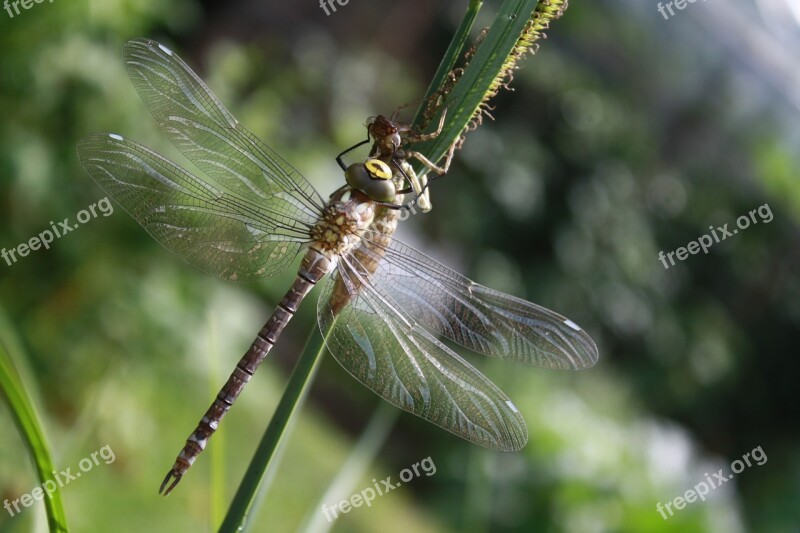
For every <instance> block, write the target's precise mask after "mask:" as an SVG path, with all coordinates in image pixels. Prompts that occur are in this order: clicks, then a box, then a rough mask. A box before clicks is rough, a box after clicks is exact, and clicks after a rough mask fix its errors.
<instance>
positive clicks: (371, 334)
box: [318, 256, 528, 451]
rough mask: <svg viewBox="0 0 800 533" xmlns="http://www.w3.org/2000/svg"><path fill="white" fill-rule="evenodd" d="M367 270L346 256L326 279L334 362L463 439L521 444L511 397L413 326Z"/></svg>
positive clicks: (324, 305)
mask: <svg viewBox="0 0 800 533" xmlns="http://www.w3.org/2000/svg"><path fill="white" fill-rule="evenodd" d="M365 275H366V272H365V270H364V268H363V266H362V265H360V264H359V263H358V260H357V259H354V258H353V257H352V256H347V257H343V258H340V261H339V268H338V270H337V272H336V273H334V274H333V275H332V276H331V277H330V278H328V279H327V280H325V281H324V282H323V283H324V285H323V293H322V294H321V295H320V300H319V309H318V311H319V324H320V328H321V329H322V332H323V336H324V337H325V339H326V344H327V346H328V348H329V350H330V352H331V353H332V354H333V356H334V357H335V358H336V360H337V361H339V363H340V364H341V365H342V366H343V367H344V368H345V370H347V371H348V372H349V373H350V374H352V375H353V377H355V378H356V379H357V380H358V381H360V382H361V383H363V384H364V385H366V386H367V387H368V388H369V389H371V390H372V391H373V392H375V393H376V394H378V395H379V396H381V397H382V398H384V399H385V400H387V401H388V402H390V403H392V404H394V405H396V406H397V407H400V408H401V409H404V410H406V411H408V412H410V413H413V414H415V415H417V416H419V417H422V418H424V419H425V420H427V421H429V422H432V423H434V424H436V425H437V426H440V427H442V428H444V429H446V430H447V431H450V432H451V433H454V434H456V435H458V436H459V437H462V438H464V439H466V440H468V441H470V442H474V443H476V444H480V445H481V446H485V447H487V448H493V449H497V450H502V451H515V450H519V449H521V448H522V447H523V446H524V445H525V443H526V442H527V440H528V431H527V428H526V427H525V421H524V420H523V419H522V416H521V415H520V414H519V411H518V410H517V408H516V407H515V406H514V404H513V403H512V402H511V400H510V399H509V398H508V396H506V395H505V394H504V393H503V392H502V391H501V390H500V389H498V388H497V386H495V385H494V384H493V383H492V382H491V381H489V380H488V379H487V378H486V377H485V376H483V375H482V374H481V373H480V372H479V371H478V370H476V369H475V368H474V367H472V366H471V365H470V364H469V363H467V362H466V361H464V360H463V359H461V358H460V357H459V356H458V355H457V354H456V353H454V352H453V351H452V350H450V349H449V348H447V347H446V346H445V345H443V344H442V343H441V342H439V341H438V340H437V339H436V338H435V337H434V336H433V335H431V334H430V333H429V332H428V331H426V330H425V329H423V328H421V327H420V326H419V325H417V324H415V323H413V321H412V320H411V318H410V317H409V316H407V315H406V314H405V313H404V312H403V311H402V310H401V309H400V307H399V306H398V305H397V302H393V301H392V300H391V297H386V296H384V295H382V294H381V293H380V291H379V290H377V289H376V288H374V287H372V285H371V283H370V282H369V280H368V279H367V278H366V277H365Z"/></svg>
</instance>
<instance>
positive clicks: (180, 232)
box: [78, 134, 308, 281]
mask: <svg viewBox="0 0 800 533" xmlns="http://www.w3.org/2000/svg"><path fill="white" fill-rule="evenodd" d="M78 156H79V158H80V160H81V163H82V164H83V166H84V168H85V169H86V171H87V172H88V173H89V175H90V176H91V177H92V178H93V179H94V180H95V181H96V182H97V183H98V184H99V185H100V187H102V189H103V190H104V191H105V192H106V193H107V194H108V195H109V196H111V197H112V198H113V199H114V200H116V201H117V202H118V203H119V204H120V205H121V206H122V207H123V208H124V209H125V210H126V211H127V212H128V213H130V215H131V216H132V217H133V218H135V219H136V221H137V222H139V224H141V225H142V227H143V228H144V229H146V230H147V232H148V233H150V235H152V236H153V238H155V239H156V240H157V241H158V242H160V243H161V244H163V245H164V246H165V247H166V248H168V249H169V250H171V251H173V252H175V253H176V254H178V255H179V256H181V257H182V258H183V259H185V260H186V261H188V262H189V263H191V264H193V265H196V266H197V267H199V268H200V269H202V270H204V271H206V272H209V273H212V274H215V275H217V276H219V277H221V278H223V279H228V280H238V281H250V280H255V279H259V278H263V277H268V276H271V275H273V274H275V273H277V272H279V271H280V270H282V269H283V268H285V267H286V266H288V264H289V263H291V261H292V260H293V259H294V257H295V256H296V255H297V252H298V251H299V249H300V247H301V246H302V245H303V244H304V243H305V242H306V241H308V227H307V224H308V221H307V220H305V219H297V218H292V217H291V216H288V215H286V214H281V215H280V216H278V215H276V214H275V213H273V212H271V211H269V210H268V209H264V208H263V207H261V206H258V205H255V204H253V203H251V202H249V201H247V200H245V199H243V198H239V197H237V196H236V195H233V194H229V193H223V192H222V191H220V190H218V189H217V188H215V187H213V186H212V185H210V184H209V183H206V182H204V181H202V180H200V179H198V178H197V177H195V176H193V175H192V174H190V173H189V172H187V171H185V170H184V169H182V168H180V167H179V166H177V165H176V164H174V163H172V162H171V161H169V160H167V159H165V158H164V157H162V156H160V155H158V154H157V153H155V152H153V151H152V150H150V149H148V148H146V147H144V146H142V145H140V144H137V143H135V142H133V141H129V140H127V139H123V138H122V137H121V136H119V135H115V134H111V135H103V134H95V135H90V136H89V137H85V138H83V139H81V140H80V141H79V142H78ZM299 215H302V213H300V214H299ZM302 216H303V217H305V215H302ZM303 228H305V229H303Z"/></svg>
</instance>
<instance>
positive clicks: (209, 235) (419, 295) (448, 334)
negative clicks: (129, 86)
mask: <svg viewBox="0 0 800 533" xmlns="http://www.w3.org/2000/svg"><path fill="white" fill-rule="evenodd" d="M123 56H124V61H125V65H126V69H127V71H128V74H129V77H130V78H131V81H132V83H133V85H134V86H135V88H136V89H137V91H138V93H139V95H140V97H141V98H142V100H143V101H144V103H145V106H146V107H147V108H148V109H149V111H150V112H151V113H152V115H153V116H154V117H155V119H156V121H157V122H158V124H159V126H160V128H161V130H162V131H163V132H164V133H165V134H166V136H167V137H168V138H169V139H170V140H171V141H172V143H173V144H174V145H175V146H176V147H177V148H178V149H179V150H180V151H181V152H182V153H183V154H184V155H186V157H187V158H188V159H189V160H190V161H191V162H192V163H193V164H194V165H195V166H196V167H197V168H198V169H199V170H200V171H201V172H202V174H204V175H205V176H203V177H200V176H201V175H199V174H195V173H192V172H190V171H189V170H186V169H184V168H182V167H180V166H179V165H177V164H175V163H173V162H172V161H170V160H168V159H166V158H164V157H163V156H161V155H159V154H158V153H156V152H155V151H153V150H150V149H149V148H147V147H145V146H143V145H141V144H138V143H136V142H135V141H132V140H130V139H127V138H125V137H123V136H122V135H119V134H116V133H102V134H100V133H98V134H92V135H89V136H87V137H84V138H83V139H81V140H80V141H79V142H78V146H77V152H78V157H79V159H80V161H81V163H82V165H83V166H84V168H85V170H86V171H87V173H88V174H89V175H90V176H91V177H92V178H93V179H94V181H95V182H97V184H98V185H99V186H100V187H101V188H102V189H103V190H104V191H105V192H106V193H107V194H108V195H109V196H111V197H112V198H113V199H114V201H115V202H117V203H118V204H119V205H120V206H121V207H122V208H123V209H124V210H125V211H127V212H128V213H129V214H130V215H131V216H132V217H133V218H134V219H135V220H136V221H137V222H138V223H139V224H140V225H141V226H142V227H143V228H144V229H145V230H146V231H147V232H148V233H149V234H150V235H151V236H152V237H153V238H154V239H155V240H156V241H158V242H159V243H161V244H162V245H163V246H164V247H166V248H167V249H169V250H170V251H172V252H174V253H175V254H177V255H178V256H179V257H181V258H182V259H184V260H185V261H186V262H188V263H190V264H192V265H194V266H196V267H199V268H200V269H201V270H203V271H205V272H207V273H209V274H213V275H216V276H218V277H219V278H221V279H224V280H231V281H242V282H244V281H257V280H263V279H266V278H269V277H271V276H274V275H276V274H277V273H279V272H281V271H283V270H284V269H286V268H288V267H289V265H291V264H292V263H293V262H295V260H296V259H297V257H298V256H302V259H301V261H300V265H299V268H298V269H297V275H296V277H295V279H294V282H293V283H292V284H291V286H290V287H289V289H288V291H287V292H286V294H285V296H284V297H283V298H282V299H281V300H280V302H278V304H277V306H276V307H275V309H274V311H273V313H272V315H271V316H270V317H269V319H268V320H267V321H266V323H265V324H264V326H263V327H262V328H261V329H260V331H259V332H258V333H257V335H256V338H255V340H254V341H253V342H252V345H251V346H250V348H249V349H248V350H247V352H246V353H245V354H244V356H243V357H242V358H241V360H240V361H239V362H238V363H237V365H236V367H235V368H234V370H233V372H232V374H231V375H230V377H229V378H228V380H227V381H226V383H225V384H224V385H223V386H222V389H221V390H220V392H219V394H218V395H217V396H216V398H215V399H214V401H213V403H212V405H211V406H210V407H209V409H208V410H207V411H206V413H205V414H204V415H203V417H202V418H201V420H200V422H199V423H198V425H197V427H196V429H195V430H194V431H193V432H192V434H191V435H190V436H189V438H188V440H187V441H186V444H185V446H184V447H183V449H182V450H181V451H180V453H179V454H178V456H177V458H176V459H175V462H174V464H173V466H172V468H171V469H170V471H169V472H168V473H167V476H166V478H165V479H164V481H163V483H162V484H161V487H160V490H159V492H160V493H163V494H165V495H167V494H169V493H170V492H171V491H172V490H173V489H174V488H175V486H176V485H177V484H178V482H180V480H181V479H182V478H183V476H184V474H186V472H187V471H188V470H189V468H190V467H191V465H192V464H193V463H194V462H195V460H196V458H197V457H198V456H199V455H200V453H201V452H202V451H203V449H205V447H206V445H207V444H208V441H209V438H210V437H211V436H212V434H213V433H214V432H215V431H216V430H217V428H218V427H219V424H220V422H221V420H222V418H223V417H224V416H225V414H226V413H227V412H228V411H229V410H230V408H231V406H232V405H233V403H234V401H235V400H236V398H237V397H238V396H239V395H240V393H241V392H242V390H243V388H244V387H245V385H246V384H247V382H248V381H249V380H250V378H251V377H252V376H253V375H254V373H255V371H256V369H257V368H258V366H259V364H260V363H261V362H262V361H263V360H264V359H265V358H266V356H267V355H268V354H269V352H270V350H271V349H272V347H273V346H274V345H275V344H276V343H277V342H278V339H279V337H280V335H281V332H282V331H283V329H284V328H285V327H286V325H287V323H288V322H289V321H290V320H291V318H292V317H293V316H294V314H295V312H296V311H297V309H298V307H299V305H300V304H301V302H302V301H303V299H304V298H305V297H306V296H307V295H308V293H309V292H310V291H311V289H312V288H313V287H314V286H315V285H318V284H319V285H320V286H321V289H322V290H321V294H320V296H319V299H318V301H317V317H318V324H319V327H320V329H321V331H322V334H323V336H324V338H325V344H326V346H327V348H328V351H329V352H330V353H331V354H332V355H333V357H334V358H335V359H336V360H337V361H338V362H339V363H340V364H341V365H342V367H344V369H345V370H346V371H347V372H348V373H349V374H351V375H352V376H353V377H354V378H355V379H356V380H358V381H359V382H361V383H362V384H363V385H365V386H366V387H367V388H369V389H370V390H372V391H373V392H375V393H376V394H377V395H378V396H380V397H382V398H383V399H384V400H386V401H388V402H390V403H391V404H393V405H395V406H397V407H399V408H401V409H403V410H405V411H407V412H409V413H412V414H414V415H417V416H419V417H421V418H423V419H425V420H427V421H429V422H431V423H433V424H435V425H437V426H439V427H441V428H443V429H445V430H447V431H449V432H451V433H453V434H455V435H457V436H459V437H461V438H463V439H466V440H467V441H469V442H472V443H475V444H478V445H481V446H484V447H487V448H492V449H496V450H502V451H516V450H520V449H521V448H522V447H523V446H524V445H525V444H526V443H527V440H528V431H527V427H526V425H525V421H524V419H523V417H522V415H521V414H520V412H519V409H518V408H517V407H516V406H515V405H514V403H513V402H512V401H511V399H510V398H509V397H508V396H507V395H506V394H505V393H504V392H503V391H502V390H500V388H498V387H497V386H496V385H495V384H494V383H492V382H491V381H490V380H489V379H488V378H487V377H485V376H484V375H483V374H482V373H481V372H480V371H478V370H477V369H476V368H475V367H474V366H472V365H471V364H470V363H469V362H467V361H466V360H464V359H463V358H462V357H461V356H459V355H458V354H457V353H456V352H455V351H454V350H453V349H451V348H450V347H449V346H448V345H446V344H445V343H444V342H443V339H449V340H450V341H452V342H454V343H456V344H458V345H460V346H462V347H464V348H466V349H469V350H472V351H474V352H477V353H480V354H484V355H487V356H490V357H496V358H501V359H506V360H510V361H516V362H520V363H525V364H528V365H532V366H536V367H544V368H550V369H583V368H588V367H591V366H593V365H594V364H595V362H596V361H597V359H598V351H597V347H596V345H595V343H594V341H593V340H592V339H591V337H590V336H589V335H588V334H587V333H586V332H585V331H584V330H582V329H581V328H580V327H579V326H578V325H577V324H575V323H574V322H573V321H571V320H569V319H567V318H565V317H563V316H561V315H560V314H558V313H555V312H553V311H550V310H548V309H545V308H544V307H541V306H539V305H537V304H534V303H531V302H528V301H525V300H523V299H520V298H517V297H515V296H511V295H509V294H504V293H502V292H499V291H495V290H492V289H490V288H488V287H485V286H483V285H480V284H478V283H475V282H473V281H471V280H470V279H468V278H466V277H465V276H463V275H461V274H459V273H458V272H456V271H454V270H452V269H450V268H448V267H446V266H444V265H443V264H441V263H439V262H438V261H436V260H434V259H433V258H431V257H429V256H427V255H425V254H423V253H421V252H419V251H417V250H416V249H414V248H413V247H411V246H409V245H407V244H403V243H402V242H401V241H399V240H398V239H395V238H394V236H393V233H394V228H395V226H396V223H397V217H395V216H394V214H395V213H398V212H399V210H400V209H403V207H404V206H403V205H401V202H400V201H399V200H401V199H402V198H403V195H404V194H405V193H407V192H414V187H413V186H411V187H406V188H401V187H402V184H399V183H397V182H398V181H399V179H398V177H399V176H403V173H402V172H398V171H396V170H393V168H392V165H395V166H403V165H402V163H408V158H409V157H411V156H410V155H409V154H408V153H406V152H402V151H400V147H401V145H402V144H403V143H402V141H403V137H404V136H405V138H406V140H408V139H410V138H411V137H413V134H412V133H410V132H409V131H400V130H402V128H399V127H398V126H397V124H395V123H394V122H392V121H391V120H389V119H386V118H385V117H384V119H385V120H386V121H387V123H389V126H391V127H389V128H388V129H386V128H384V129H382V128H374V127H368V131H369V135H370V137H371V138H372V139H373V140H374V141H375V143H376V144H385V146H386V147H387V148H386V149H381V148H380V147H377V148H373V150H372V151H371V152H370V155H369V156H367V157H365V158H363V159H362V160H360V161H357V162H355V163H351V164H345V163H344V161H343V159H342V157H341V154H340V156H339V157H337V158H336V159H337V162H338V164H339V166H340V167H341V168H342V173H343V175H344V178H345V179H344V181H345V183H344V185H343V186H342V187H340V188H339V189H337V190H336V191H334V193H332V194H331V196H330V197H329V198H328V199H327V200H325V199H323V197H322V196H321V195H320V194H319V192H317V191H316V190H315V188H314V187H313V186H312V185H311V184H310V183H309V182H308V181H307V180H306V178H304V177H303V176H302V175H301V174H300V172H298V171H297V170H296V169H295V168H294V167H293V166H292V165H290V164H289V163H288V162H287V161H286V160H284V159H283V158H282V157H281V156H280V155H279V154H278V153H276V152H275V151H274V150H272V149H271V148H269V147H268V146H267V145H266V144H264V143H263V142H262V141H260V140H259V139H258V138H257V137H256V136H255V135H253V134H252V133H250V132H249V131H248V130H247V129H245V127H244V126H243V125H242V124H241V123H240V122H239V121H238V120H237V119H236V118H234V116H233V115H232V114H231V113H230V112H229V111H228V110H227V109H226V108H225V107H224V105H223V104H222V103H221V102H220V100H219V99H218V98H217V97H216V96H215V95H214V94H213V93H212V92H211V90H210V89H209V88H208V87H207V86H206V84H205V83H204V82H203V81H202V80H201V79H200V77H199V76H197V75H196V74H195V73H194V72H193V71H192V69H191V68H190V67H189V66H188V65H187V64H186V63H185V62H184V61H183V60H181V59H180V58H179V57H178V55H177V54H175V53H174V52H173V51H172V50H170V49H169V48H168V47H166V46H164V45H162V44H159V43H158V42H155V41H153V40H149V39H134V40H132V41H129V42H127V43H126V44H125V46H124V54H123ZM395 129H397V131H394V130H395ZM395 134H400V138H399V139H397V138H395V137H394V135H395ZM387 136H389V137H391V139H389V140H387V138H386V137H387ZM368 140H369V139H368ZM395 141H398V143H395ZM392 144H393V145H395V146H397V147H398V148H397V149H396V150H394V151H393V150H392V149H390V148H388V147H389V145H392ZM398 159H399V160H398ZM404 177H405V176H403V178H404ZM419 189H421V187H420V188H419Z"/></svg>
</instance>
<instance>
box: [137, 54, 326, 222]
mask: <svg viewBox="0 0 800 533" xmlns="http://www.w3.org/2000/svg"><path fill="white" fill-rule="evenodd" d="M123 55H124V58H125V66H126V68H127V70H128V75H129V76H130V78H131V81H132V82H133V85H134V87H136V90H137V91H138V92H139V96H141V98H142V100H143V101H144V103H145V106H147V108H148V109H149V110H150V112H151V113H152V114H153V116H154V117H155V118H156V120H157V121H158V123H159V125H160V126H161V128H162V130H164V132H165V133H166V135H167V136H168V137H169V139H170V140H171V141H172V143H173V144H175V146H176V147H177V148H178V149H179V150H181V151H182V152H183V153H184V155H186V157H188V158H189V159H190V160H191V161H192V163H194V164H195V165H197V166H198V168H200V169H201V170H202V171H203V172H204V173H206V174H207V175H208V176H209V177H210V178H211V179H213V180H215V181H216V182H217V183H219V184H220V185H221V186H222V187H223V188H225V189H227V190H228V191H231V192H233V193H234V194H238V195H240V196H242V197H245V198H253V200H254V201H257V202H258V203H265V204H267V205H269V206H270V208H271V209H272V210H273V211H274V212H279V213H280V212H285V213H286V214H289V215H291V214H294V213H295V212H296V211H297V210H298V209H299V210H302V211H305V212H306V213H307V214H308V215H309V216H311V217H315V216H316V215H317V214H318V213H319V212H320V211H321V209H322V206H323V204H324V202H323V200H322V198H321V197H320V196H319V194H318V193H317V192H316V191H315V190H314V188H313V187H312V186H311V184H310V183H308V181H306V179H305V178H304V177H303V176H301V175H300V173H299V172H297V170H295V169H294V168H293V167H292V166H291V165H290V164H289V163H287V162H286V161H285V160H284V159H283V158H281V156H280V155H278V154H277V153H275V152H274V151H273V150H272V149H271V148H269V147H268V146H266V145H265V144H264V143H262V142H261V141H260V140H259V139H258V138H257V137H256V136H255V135H253V134H252V133H250V132H249V131H247V129H245V128H244V127H243V126H242V125H241V124H240V123H239V122H238V121H237V120H236V118H234V116H233V115H231V113H230V112H229V111H228V110H227V109H225V106H223V105H222V103H220V101H219V99H217V97H216V96H214V93H212V92H211V90H210V89H209V88H208V87H207V86H206V84H205V83H203V80H201V79H200V77H199V76H197V74H195V73H194V72H193V71H192V69H191V68H189V66H188V65H187V64H186V63H184V62H183V61H182V60H181V59H180V58H179V57H178V56H177V55H176V54H175V53H174V52H172V51H171V50H170V49H169V48H167V47H165V46H163V45H161V44H159V43H157V42H155V41H151V40H149V39H134V40H132V41H128V42H127V43H126V44H125V48H124V53H123Z"/></svg>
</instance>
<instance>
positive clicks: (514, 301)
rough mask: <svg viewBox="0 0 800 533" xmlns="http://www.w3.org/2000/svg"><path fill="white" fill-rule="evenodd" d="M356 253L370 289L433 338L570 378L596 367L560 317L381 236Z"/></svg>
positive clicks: (591, 352) (585, 343)
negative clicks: (367, 268)
mask: <svg viewBox="0 0 800 533" xmlns="http://www.w3.org/2000/svg"><path fill="white" fill-rule="evenodd" d="M357 253H359V254H362V255H365V254H368V255H369V256H370V258H371V259H370V260H369V261H368V262H369V263H370V264H372V265H374V266H373V267H372V268H373V269H374V275H373V283H374V284H375V285H376V286H380V287H382V288H385V289H383V290H385V291H386V292H387V293H388V294H390V295H391V297H392V298H393V300H394V301H396V302H397V303H398V304H399V306H400V307H401V308H402V309H403V310H404V311H405V312H406V313H407V314H408V315H409V316H410V317H411V318H412V319H413V320H415V321H416V322H417V323H419V324H422V325H424V326H425V327H426V328H427V329H428V330H429V331H430V332H432V333H434V334H436V335H442V336H443V337H446V338H448V339H450V340H452V341H453V342H456V343H458V344H460V345H462V346H464V347H465V348H469V349H470V350H474V351H476V352H479V353H482V354H485V355H489V356H492V357H502V358H506V359H511V360H514V361H520V362H523V363H526V364H529V365H533V366H538V367H544V368H552V369H562V370H569V369H580V368H588V367H591V366H593V365H594V364H595V363H596V362H597V359H598V352H597V346H596V345H595V343H594V341H593V340H592V338H591V337H590V336H589V335H588V334H587V333H586V332H585V331H583V330H582V329H581V328H580V327H579V326H578V325H577V324H575V323H574V322H573V321H571V320H569V319H567V318H565V317H563V316H561V315H559V314H558V313H554V312H553V311H550V310H549V309H545V308H544V307H542V306H539V305H536V304H534V303H531V302H528V301H525V300H522V299H520V298H516V297H514V296H510V295H508V294H505V293H502V292H499V291H495V290H492V289H490V288H488V287H484V286H483V285H479V284H477V283H475V282H473V281H471V280H470V279H468V278H466V277H464V276H462V275H461V274H459V273H458V272H455V271H453V270H451V269H449V268H447V267H446V266H444V265H443V264H441V263H439V262H438V261H436V260H434V259H432V258H430V257H428V256H427V255H425V254H423V253H421V252H419V251H417V250H415V249H414V248H412V247H410V246H407V245H405V244H403V243H401V242H399V241H397V240H394V239H393V240H391V241H390V242H389V243H388V245H387V244H386V239H385V238H383V236H381V235H379V234H374V233H372V234H368V235H366V236H365V238H364V240H363V242H362V245H361V247H360V248H359V249H358V250H357ZM362 262H365V263H367V261H366V260H364V259H363V258H362Z"/></svg>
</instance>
